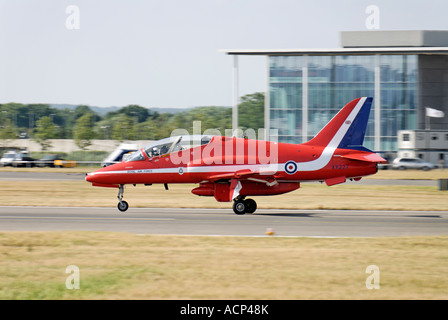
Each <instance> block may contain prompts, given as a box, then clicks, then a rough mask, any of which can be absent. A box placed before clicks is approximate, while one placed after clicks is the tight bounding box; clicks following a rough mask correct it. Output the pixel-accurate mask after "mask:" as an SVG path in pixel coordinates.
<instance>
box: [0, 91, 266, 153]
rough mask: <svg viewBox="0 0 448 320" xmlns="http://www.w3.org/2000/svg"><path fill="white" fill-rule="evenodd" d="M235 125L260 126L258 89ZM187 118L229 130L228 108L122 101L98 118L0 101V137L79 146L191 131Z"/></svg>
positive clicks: (85, 110)
mask: <svg viewBox="0 0 448 320" xmlns="http://www.w3.org/2000/svg"><path fill="white" fill-rule="evenodd" d="M238 108H239V112H238V118H239V126H240V128H242V129H247V128H252V129H255V130H257V129H258V128H263V127H264V93H260V92H257V93H253V94H249V95H246V96H243V97H242V98H241V103H240V104H239V106H238ZM193 121H201V130H202V131H204V130H207V129H218V130H220V132H222V133H223V134H224V132H225V130H226V129H231V128H232V109H231V108H225V107H216V106H208V107H196V108H192V109H189V110H186V111H183V112H180V113H176V114H174V113H161V112H157V111H152V110H151V109H148V108H145V107H142V106H139V105H128V106H125V107H122V108H120V109H119V110H118V111H113V112H109V113H107V114H106V115H105V116H100V115H99V114H98V113H96V112H94V111H93V110H92V109H91V108H90V107H89V106H86V105H79V106H77V107H76V108H75V109H69V108H66V109H57V108H53V107H51V106H50V105H48V104H20V103H6V104H0V139H3V140H8V139H17V138H30V139H33V140H35V141H37V142H38V143H40V144H41V146H42V149H43V150H46V149H47V148H48V147H49V142H48V140H49V139H74V140H75V142H76V144H77V145H78V146H79V147H80V148H81V149H82V150H84V149H85V148H87V147H88V146H89V145H90V144H91V140H93V139H106V140H108V139H113V140H120V141H125V140H158V139H162V138H165V137H169V136H170V135H171V132H172V131H173V130H174V129H185V130H187V131H188V132H190V133H192V126H193Z"/></svg>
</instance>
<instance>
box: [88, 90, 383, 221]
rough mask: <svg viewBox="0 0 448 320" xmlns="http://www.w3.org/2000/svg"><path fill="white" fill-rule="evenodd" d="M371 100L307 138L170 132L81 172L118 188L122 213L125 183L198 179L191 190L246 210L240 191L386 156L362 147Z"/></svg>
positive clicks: (278, 185) (327, 177)
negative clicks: (286, 139) (276, 139)
mask: <svg viewBox="0 0 448 320" xmlns="http://www.w3.org/2000/svg"><path fill="white" fill-rule="evenodd" d="M371 105H372V98H367V97H363V98H358V99H355V100H353V101H351V102H349V103H348V104H347V105H346V106H345V107H344V108H342V109H341V110H340V111H339V112H338V113H337V114H336V116H334V118H333V119H332V120H331V121H330V122H329V123H328V124H327V125H326V126H325V127H324V128H323V129H322V130H321V131H320V132H319V133H318V134H317V135H316V136H315V137H314V138H313V139H311V140H310V141H308V142H306V143H303V144H290V143H277V142H272V141H262V140H254V139H246V138H235V137H225V136H205V135H190V136H188V135H186V136H174V137H170V138H166V139H162V140H159V141H156V142H154V143H151V144H150V145H149V146H147V147H146V148H143V149H140V150H139V151H136V152H135V153H133V154H132V155H131V156H130V157H128V158H127V159H126V160H124V161H123V162H121V163H117V164H113V165H111V166H108V167H104V168H101V169H99V170H97V171H95V172H92V173H88V174H87V176H86V180H87V181H88V182H91V183H92V185H93V186H97V187H115V188H118V200H119V203H118V209H119V210H120V211H126V210H127V209H128V207H129V205H128V203H127V202H126V201H124V200H123V192H124V185H126V184H133V185H136V184H144V185H151V184H164V185H165V189H168V184H169V183H190V184H191V183H199V186H198V187H197V188H195V189H193V190H192V193H194V194H196V195H199V196H213V197H215V199H216V200H217V201H220V202H230V201H232V200H233V201H234V204H233V210H234V212H235V213H236V214H245V213H253V212H255V210H256V209H257V204H256V202H255V201H254V200H253V199H246V197H247V196H267V195H277V194H283V193H286V192H290V191H293V190H296V189H298V188H300V183H301V182H303V181H321V182H325V183H326V184H327V185H328V186H332V185H335V184H340V183H344V182H345V181H346V179H353V180H355V181H358V180H360V179H361V177H363V176H367V175H372V174H375V173H376V172H377V171H378V169H377V164H378V163H383V162H387V161H386V160H385V159H383V158H382V157H380V156H378V155H377V154H376V153H374V152H372V151H370V150H368V149H366V148H365V147H363V146H362V144H363V141H364V136H365V132H366V128H367V121H368V118H369V114H370V108H371Z"/></svg>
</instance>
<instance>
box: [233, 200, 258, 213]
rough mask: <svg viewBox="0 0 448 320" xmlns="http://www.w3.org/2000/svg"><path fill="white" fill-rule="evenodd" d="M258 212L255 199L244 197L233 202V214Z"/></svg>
mask: <svg viewBox="0 0 448 320" xmlns="http://www.w3.org/2000/svg"><path fill="white" fill-rule="evenodd" d="M255 210H257V203H256V202H255V200H253V199H246V200H244V197H241V198H236V199H235V201H234V202H233V212H235V213H236V214H238V215H242V214H245V213H254V212H255Z"/></svg>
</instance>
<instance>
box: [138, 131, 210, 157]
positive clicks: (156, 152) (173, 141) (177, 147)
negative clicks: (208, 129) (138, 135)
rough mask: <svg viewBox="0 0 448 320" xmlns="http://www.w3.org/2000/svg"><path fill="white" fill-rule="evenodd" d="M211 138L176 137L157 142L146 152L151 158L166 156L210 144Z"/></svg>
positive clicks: (147, 147) (146, 148) (196, 136)
mask: <svg viewBox="0 0 448 320" xmlns="http://www.w3.org/2000/svg"><path fill="white" fill-rule="evenodd" d="M211 138H212V137H211V136H202V135H191V136H174V137H169V138H165V139H161V140H158V141H155V142H153V143H151V144H149V145H148V146H146V147H145V152H146V154H147V155H148V157H149V158H152V157H155V156H160V155H164V154H167V153H172V152H177V151H181V150H187V149H190V148H192V147H197V146H200V145H204V144H208V143H210V141H211Z"/></svg>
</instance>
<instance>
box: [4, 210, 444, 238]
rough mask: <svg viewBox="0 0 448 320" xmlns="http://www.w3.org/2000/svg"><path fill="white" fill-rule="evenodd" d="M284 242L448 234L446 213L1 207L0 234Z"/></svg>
mask: <svg viewBox="0 0 448 320" xmlns="http://www.w3.org/2000/svg"><path fill="white" fill-rule="evenodd" d="M268 229H272V230H273V231H274V236H288V237H378V236H417V235H422V236H423V235H425V236H427V235H447V234H448V212H445V211H443V212H440V211H432V212H431V211H357V210H280V209H269V210H268V209H260V210H257V213H256V214H246V215H243V216H238V215H235V214H234V213H233V211H232V209H197V208H194V209H185V208H184V209H178V208H176V209H172V208H131V209H129V210H128V211H127V212H126V213H119V212H118V210H117V209H116V208H95V207H89V208H84V207H27V206H23V207H7V206H4V207H0V231H69V230H70V231H113V232H129V233H136V234H173V235H174V234H176V235H211V236H267V235H266V231H267V230H268Z"/></svg>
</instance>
